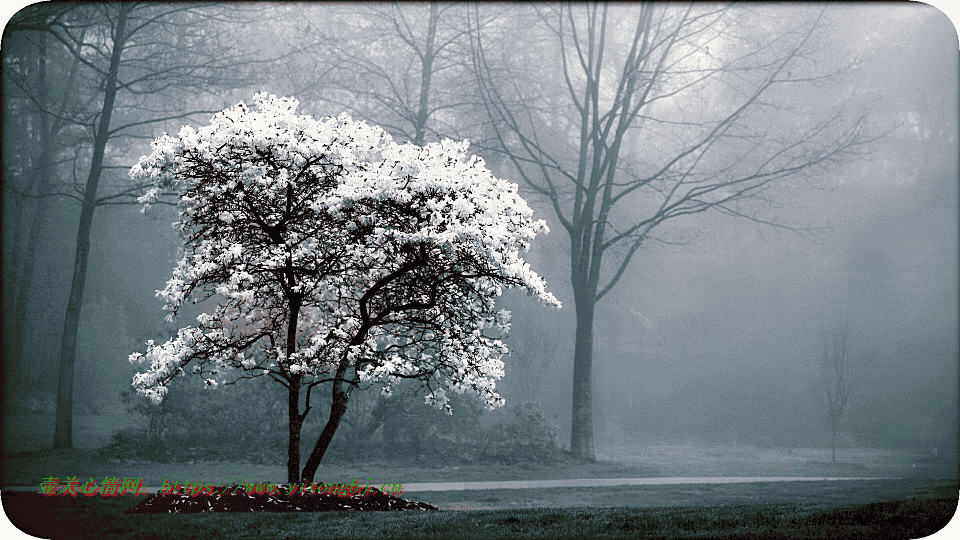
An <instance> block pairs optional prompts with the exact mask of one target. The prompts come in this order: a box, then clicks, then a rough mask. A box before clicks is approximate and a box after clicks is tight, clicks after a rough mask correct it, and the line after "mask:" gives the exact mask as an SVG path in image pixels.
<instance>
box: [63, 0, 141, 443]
mask: <svg viewBox="0 0 960 540" xmlns="http://www.w3.org/2000/svg"><path fill="white" fill-rule="evenodd" d="M131 9H133V5H132V4H127V3H120V5H119V13H118V16H117V26H116V32H115V33H114V43H113V50H112V51H111V54H110V68H109V70H108V71H107V77H106V81H105V84H104V93H103V109H102V110H101V114H100V122H99V124H98V125H97V134H96V139H94V145H93V154H92V156H91V160H90V161H91V163H90V174H89V175H88V176H87V185H86V188H85V189H84V193H83V206H82V209H81V211H80V225H79V227H78V228H77V254H76V260H75V262H74V267H73V284H72V285H71V288H70V300H69V301H68V303H67V312H66V315H65V317H64V321H63V338H62V341H61V343H60V374H59V381H58V384H57V413H56V428H55V429H54V435H53V447H54V448H62V449H66V448H72V447H73V368H74V362H75V360H76V352H77V329H78V327H79V326H80V310H81V308H82V306H83V289H84V286H85V284H86V278H87V259H88V258H89V255H90V231H91V229H92V228H93V213H94V210H95V209H96V207H97V185H98V184H99V182H100V174H101V173H102V172H103V156H104V152H105V151H106V148H107V141H108V140H109V139H110V117H111V115H112V114H113V107H114V103H115V102H116V98H117V74H118V72H119V71H120V58H121V56H122V55H123V49H124V43H125V41H126V38H127V36H126V30H127V29H126V25H127V14H128V13H129V12H130V10H131Z"/></svg>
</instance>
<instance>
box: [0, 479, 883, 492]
mask: <svg viewBox="0 0 960 540" xmlns="http://www.w3.org/2000/svg"><path fill="white" fill-rule="evenodd" d="M837 480H895V479H894V478H826V477H785V476H700V477H688V476H675V477H669V478H584V479H568V480H508V481H499V482H433V483H413V484H403V491H404V493H407V492H414V491H462V490H468V489H537V488H558V487H599V486H662V485H678V484H744V483H751V482H803V481H806V482H823V481H837ZM361 485H365V484H362V483H361ZM371 485H373V484H371ZM374 487H377V488H379V487H381V486H374ZM159 490H160V488H159V487H148V488H144V489H143V491H145V492H147V493H156V492H157V491H159ZM0 491H27V492H29V491H32V492H35V493H39V491H40V486H4V487H2V488H0Z"/></svg>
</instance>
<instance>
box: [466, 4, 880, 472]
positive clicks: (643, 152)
mask: <svg viewBox="0 0 960 540" xmlns="http://www.w3.org/2000/svg"><path fill="white" fill-rule="evenodd" d="M529 9H530V8H527V7H525V6H524V7H518V8H517V10H516V12H515V13H514V14H513V15H512V16H511V18H510V19H509V20H506V21H503V22H502V24H501V25H499V26H496V27H490V28H489V29H486V30H485V29H479V28H478V27H477V24H476V21H477V20H478V19H479V18H480V8H479V7H477V8H475V9H474V11H473V12H472V15H471V17H470V20H469V21H468V24H469V25H470V26H471V28H470V34H471V55H472V59H473V66H474V70H475V75H476V83H477V85H478V87H479V89H480V93H481V95H482V98H483V105H484V110H485V112H486V116H487V119H488V121H489V124H490V126H491V128H492V129H493V130H494V131H495V133H496V136H497V141H498V144H497V150H499V151H500V152H502V154H503V155H504V156H505V157H506V158H507V159H508V160H509V161H510V162H512V164H513V167H514V168H515V169H516V171H517V174H518V175H519V176H520V177H521V178H522V179H523V181H524V183H525V184H526V188H527V189H529V190H531V191H533V192H535V193H537V194H539V195H540V196H542V197H543V199H544V200H546V201H548V204H549V205H550V206H552V211H553V213H554V214H555V218H556V221H558V222H559V223H560V225H561V227H562V228H563V229H564V230H565V231H566V232H567V234H568V236H569V238H570V272H571V275H570V279H571V282H572V285H573V291H574V302H575V305H576V321H577V322H576V325H577V326H576V345H575V350H574V362H573V418H572V429H571V441H570V449H571V451H572V452H573V453H574V454H575V455H577V456H580V457H582V458H585V459H590V460H593V459H595V453H594V439H593V409H592V373H593V366H594V362H593V345H594V344H593V336H594V317H595V314H596V310H597V303H598V302H599V301H600V300H601V299H602V298H604V297H605V296H606V295H607V294H608V293H610V292H611V291H612V290H613V288H614V287H615V286H616V285H617V283H618V282H619V280H620V279H621V277H623V275H624V272H625V271H626V270H627V268H628V267H629V265H630V262H631V261H632V260H633V258H634V256H635V255H636V253H637V252H638V250H639V249H640V248H641V246H644V245H645V244H647V243H648V241H651V240H654V241H660V242H677V241H680V240H682V239H681V238H677V237H676V236H672V235H669V234H665V232H664V230H663V229H664V228H663V227H662V226H663V225H664V224H666V223H667V222H671V221H675V220H677V219H678V218H683V217H684V216H689V215H691V214H697V213H700V212H705V211H708V210H713V211H717V212H721V213H723V214H727V215H730V216H736V217H741V218H745V219H749V220H753V221H755V222H758V223H762V224H767V225H772V226H775V227H784V228H791V229H792V230H794V231H796V232H798V233H802V232H804V229H803V227H801V226H799V225H797V224H792V223H787V222H785V221H783V220H781V219H780V218H778V217H777V216H776V214H775V213H774V211H775V210H776V209H778V208H780V207H781V204H782V200H781V201H778V200H777V199H776V198H775V196H776V195H777V189H776V188H778V187H780V186H783V185H784V184H787V183H788V182H790V181H806V180H809V179H813V178H817V177H822V176H823V175H825V174H826V172H827V171H829V170H831V168H833V167H835V166H837V165H838V164H840V163H843V162H844V161H846V160H847V159H849V158H851V157H853V156H855V155H857V154H858V153H859V152H861V151H863V150H864V148H865V146H866V145H867V144H869V143H870V142H871V140H872V138H871V137H869V136H867V135H865V130H864V129H863V128H864V124H865V122H866V120H867V116H866V114H865V113H858V114H850V112H849V111H848V109H849V107H846V106H845V103H844V102H843V101H842V99H839V98H837V97H836V96H837V95H838V94H837V93H836V92H835V93H834V94H825V93H823V92H822V91H820V90H818V88H819V85H824V84H827V83H830V82H832V81H834V80H836V79H837V78H838V77H840V76H841V75H843V74H844V73H845V72H846V71H847V70H848V69H849V68H850V65H849V63H847V62H822V61H821V60H822V58H821V57H820V56H818V54H819V50H818V47H819V45H820V43H819V41H818V37H819V36H820V35H821V33H822V31H823V30H824V23H825V15H826V14H825V13H824V10H811V9H809V8H803V9H802V10H797V9H782V8H775V7H770V6H729V5H718V4H695V3H694V4H688V5H680V4H659V3H658V4H652V3H642V4H629V5H628V4H621V5H611V4H605V3H604V4H563V5H548V6H537V7H535V8H532V9H533V10H534V11H529ZM511 21H512V22H513V25H514V26H511ZM521 28H522V29H523V31H522V32H521V31H520V29H521ZM825 97H826V98H827V99H825V100H824V98H825ZM813 98H816V99H813ZM817 100H820V101H817ZM825 104H826V106H825ZM781 195H782V192H781ZM807 230H808V231H809V229H807Z"/></svg>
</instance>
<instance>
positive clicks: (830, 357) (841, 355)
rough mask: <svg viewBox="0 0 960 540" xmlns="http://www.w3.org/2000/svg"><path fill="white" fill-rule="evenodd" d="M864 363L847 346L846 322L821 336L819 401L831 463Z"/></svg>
mask: <svg viewBox="0 0 960 540" xmlns="http://www.w3.org/2000/svg"><path fill="white" fill-rule="evenodd" d="M865 367H866V362H865V361H863V360H859V359H857V357H856V356H855V355H854V354H853V347H852V345H851V343H850V329H849V324H848V323H847V321H846V320H844V321H843V322H841V323H838V324H837V325H836V326H835V327H834V328H833V330H832V331H831V332H828V333H825V336H824V344H823V357H822V358H821V359H820V376H821V384H822V389H823V397H824V399H825V401H826V403H827V409H828V410H827V413H828V415H829V419H830V433H831V439H830V440H831V450H832V452H831V458H830V461H831V463H836V462H837V430H838V429H839V427H840V421H841V420H842V419H843V415H844V413H846V412H847V406H848V405H849V404H850V400H851V399H852V398H853V396H854V390H855V387H856V384H857V382H859V381H860V380H861V378H862V376H863V370H864V368H865Z"/></svg>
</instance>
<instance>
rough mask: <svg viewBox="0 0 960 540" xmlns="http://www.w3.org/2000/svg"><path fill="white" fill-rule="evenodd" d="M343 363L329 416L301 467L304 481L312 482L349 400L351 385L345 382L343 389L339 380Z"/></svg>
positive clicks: (301, 478)
mask: <svg viewBox="0 0 960 540" xmlns="http://www.w3.org/2000/svg"><path fill="white" fill-rule="evenodd" d="M345 364H347V362H346V361H344V362H341V368H340V369H338V370H337V379H338V380H337V381H335V382H334V383H333V403H332V404H331V405H330V417H329V418H328V419H327V424H326V425H325V426H323V431H321V432H320V437H318V438H317V444H316V445H315V446H314V447H313V452H311V453H310V457H309V458H308V459H307V464H306V465H304V467H303V474H301V475H300V480H301V481H302V482H304V483H312V482H313V478H314V476H316V474H317V469H318V468H320V461H321V460H323V456H324V454H326V453H327V448H329V447H330V441H332V440H333V435H334V433H336V432H337V428H338V427H339V426H340V420H341V419H342V418H343V415H344V414H345V413H346V412H347V403H348V402H349V401H350V392H351V391H352V390H353V385H351V384H349V383H347V388H346V390H344V388H343V386H344V383H343V382H341V381H340V380H339V379H341V378H342V377H343V375H344V374H345V373H346V369H345V367H346V366H345Z"/></svg>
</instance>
